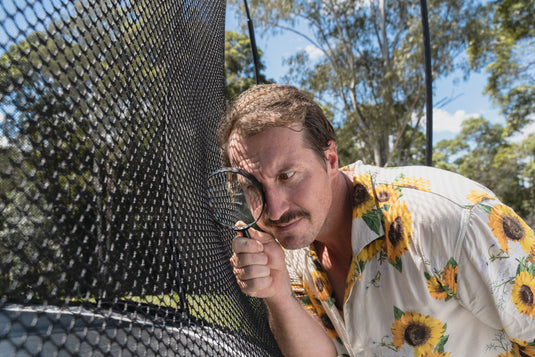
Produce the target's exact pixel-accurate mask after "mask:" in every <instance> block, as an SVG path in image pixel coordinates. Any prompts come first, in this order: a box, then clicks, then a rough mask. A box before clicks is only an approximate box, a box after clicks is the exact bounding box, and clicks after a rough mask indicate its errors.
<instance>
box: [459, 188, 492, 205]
mask: <svg viewBox="0 0 535 357" xmlns="http://www.w3.org/2000/svg"><path fill="white" fill-rule="evenodd" d="M466 199H467V200H468V201H470V202H472V204H474V205H476V204H478V203H479V202H482V201H484V200H493V199H494V197H492V196H491V195H489V194H488V193H486V192H483V191H481V190H470V192H468V195H467V196H466Z"/></svg>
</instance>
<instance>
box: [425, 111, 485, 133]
mask: <svg viewBox="0 0 535 357" xmlns="http://www.w3.org/2000/svg"><path fill="white" fill-rule="evenodd" d="M479 116H481V114H477V113H466V112H465V111H464V110H457V111H456V112H455V113H453V114H451V113H449V112H447V111H445V110H443V109H434V110H433V131H434V132H450V133H455V134H457V133H459V132H460V131H461V127H462V124H463V121H465V120H466V119H469V118H477V117H479Z"/></svg>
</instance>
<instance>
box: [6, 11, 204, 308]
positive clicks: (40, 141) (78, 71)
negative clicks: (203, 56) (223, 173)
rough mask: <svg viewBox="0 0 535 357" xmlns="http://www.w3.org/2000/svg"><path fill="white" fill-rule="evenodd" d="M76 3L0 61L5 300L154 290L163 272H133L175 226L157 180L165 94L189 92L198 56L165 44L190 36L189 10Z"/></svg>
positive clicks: (155, 256)
mask: <svg viewBox="0 0 535 357" xmlns="http://www.w3.org/2000/svg"><path fill="white" fill-rule="evenodd" d="M74 6H76V11H73V12H72V17H71V18H56V19H51V20H52V21H51V23H50V25H49V28H48V30H47V31H42V32H34V33H30V34H27V36H26V38H22V39H21V40H20V41H18V42H17V43H16V44H13V45H12V46H11V47H10V48H9V50H8V51H6V52H5V53H4V54H3V55H2V56H1V57H0V108H1V110H2V111H3V114H5V123H4V124H3V125H2V127H0V129H2V132H1V134H2V136H3V137H4V138H5V139H6V141H7V145H5V146H1V147H0V202H2V203H0V210H1V213H2V215H1V216H2V218H1V220H0V295H1V296H4V297H7V298H8V299H9V300H10V301H34V302H37V301H43V300H45V299H46V300H47V301H49V302H53V301H55V300H58V299H59V300H60V299H65V298H68V296H66V293H67V292H69V293H70V294H78V295H80V296H86V297H87V296H110V295H111V293H112V292H113V293H114V294H123V293H126V292H130V293H134V294H137V295H139V294H141V293H146V291H145V289H147V288H148V287H149V286H150V284H151V282H154V281H156V279H157V277H158V274H161V272H160V271H158V269H153V268H147V269H144V270H143V269H141V268H140V270H138V271H132V269H130V266H132V265H133V266H138V267H151V265H152V263H153V262H154V261H157V260H160V261H161V259H162V258H161V255H162V252H163V251H164V250H165V249H168V247H167V246H168V244H167V243H168V242H167V241H165V239H167V238H164V239H161V238H159V237H157V236H156V235H155V234H154V232H163V231H165V229H166V227H165V222H164V221H165V220H164V219H162V217H161V216H160V215H163V214H166V212H161V209H160V205H161V201H162V198H161V192H156V187H159V186H162V184H161V182H156V180H158V179H160V180H165V178H160V176H161V175H160V174H159V171H158V170H161V168H162V167H164V165H167V162H165V159H166V155H165V152H164V148H165V147H166V146H165V143H164V141H165V140H167V137H166V135H164V134H163V132H162V131H164V130H166V127H165V124H166V123H168V118H169V115H170V113H168V107H169V106H168V105H166V103H167V102H166V101H167V100H169V98H168V95H164V94H167V93H172V95H175V96H180V95H181V93H176V92H175V91H173V90H171V89H170V88H171V86H173V85H174V84H173V83H176V82H177V81H178V79H179V78H180V75H181V74H180V73H176V71H175V70H174V68H175V66H176V67H178V68H186V67H187V61H188V60H189V59H188V58H187V57H186V56H185V55H180V54H178V53H172V52H171V51H170V50H171V47H170V45H169V40H167V39H166V38H174V39H175V40H176V41H179V42H180V41H182V40H183V39H184V38H183V37H184V36H191V34H188V33H185V32H184V31H183V28H186V26H182V25H184V24H183V22H185V21H186V20H185V19H183V15H184V14H183V12H181V11H182V9H181V7H180V6H174V5H173V2H163V3H162V2H159V3H158V4H154V3H152V2H150V1H140V2H137V3H136V7H135V8H130V9H129V10H128V9H127V8H122V7H118V6H111V5H109V4H108V3H107V2H100V3H98V4H97V3H94V4H93V5H92V7H91V9H90V10H89V9H88V8H86V7H84V5H83V4H82V3H80V2H77V3H76V4H75V5H74ZM194 11H195V9H189V15H193V12H194ZM173 14H174V15H176V16H173ZM192 18H193V16H192ZM192 18H190V19H188V21H190V22H191V21H193V19H192ZM171 21H172V22H173V25H176V26H171V25H170V24H169V23H170V22H171ZM192 27H193V26H192ZM173 28H176V29H178V30H176V31H177V32H176V33H170V31H171V30H170V29H173ZM188 29H189V30H187V31H190V30H191V27H188ZM154 32H157V33H163V34H165V35H166V36H164V37H162V38H156V37H155V36H154V35H153V33H154ZM73 34H77V36H73ZM161 54H165V55H161ZM179 64H180V65H179ZM171 99H172V100H173V98H171ZM174 101H175V102H178V100H176V98H175V99H174ZM177 110H178V109H177ZM181 114H182V113H180V112H176V113H172V115H174V117H175V118H176V120H180V119H181ZM184 130H188V128H187V127H186V126H184ZM184 137H187V136H186V135H184ZM183 161H184V162H187V160H183ZM189 161H191V160H189ZM184 169H186V167H185V166H184ZM182 204H186V203H185V202H184V203H182ZM116 222H120V224H116ZM162 264H163V263H162ZM133 274H136V275H135V276H133ZM112 276H113V277H116V278H118V279H113V278H112Z"/></svg>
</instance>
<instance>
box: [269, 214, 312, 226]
mask: <svg viewBox="0 0 535 357" xmlns="http://www.w3.org/2000/svg"><path fill="white" fill-rule="evenodd" d="M309 217H310V214H309V213H308V212H306V211H294V212H288V213H285V214H284V215H282V217H281V218H280V219H278V220H276V221H273V220H271V219H269V218H268V219H266V220H264V224H265V225H266V226H268V227H272V228H274V229H277V230H287V229H290V228H293V227H294V226H295V225H297V224H298V223H299V222H300V221H301V219H303V218H309Z"/></svg>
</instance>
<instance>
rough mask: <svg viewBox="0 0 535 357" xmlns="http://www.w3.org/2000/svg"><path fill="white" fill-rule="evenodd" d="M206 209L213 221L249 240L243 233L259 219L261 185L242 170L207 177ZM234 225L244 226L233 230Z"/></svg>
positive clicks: (226, 170) (262, 203) (262, 201)
mask: <svg viewBox="0 0 535 357" xmlns="http://www.w3.org/2000/svg"><path fill="white" fill-rule="evenodd" d="M207 189H208V205H209V206H210V209H211V211H212V214H213V215H214V217H215V219H216V221H217V222H218V223H219V224H221V225H222V226H223V227H225V228H229V229H233V230H234V231H236V232H243V235H244V236H245V237H247V238H250V235H249V232H248V231H247V230H248V229H249V228H250V227H252V226H253V225H254V224H255V223H256V222H257V221H258V220H259V219H260V217H261V216H262V213H263V212H264V208H265V202H266V199H265V196H264V190H263V188H262V185H261V184H260V182H258V180H257V179H256V178H255V177H254V176H253V175H251V174H250V173H248V172H247V171H245V170H242V169H237V168H233V167H225V168H222V169H219V170H217V171H214V172H213V173H211V174H210V176H208V180H207ZM238 221H242V222H243V223H245V224H244V225H241V226H236V223H237V222H238Z"/></svg>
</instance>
